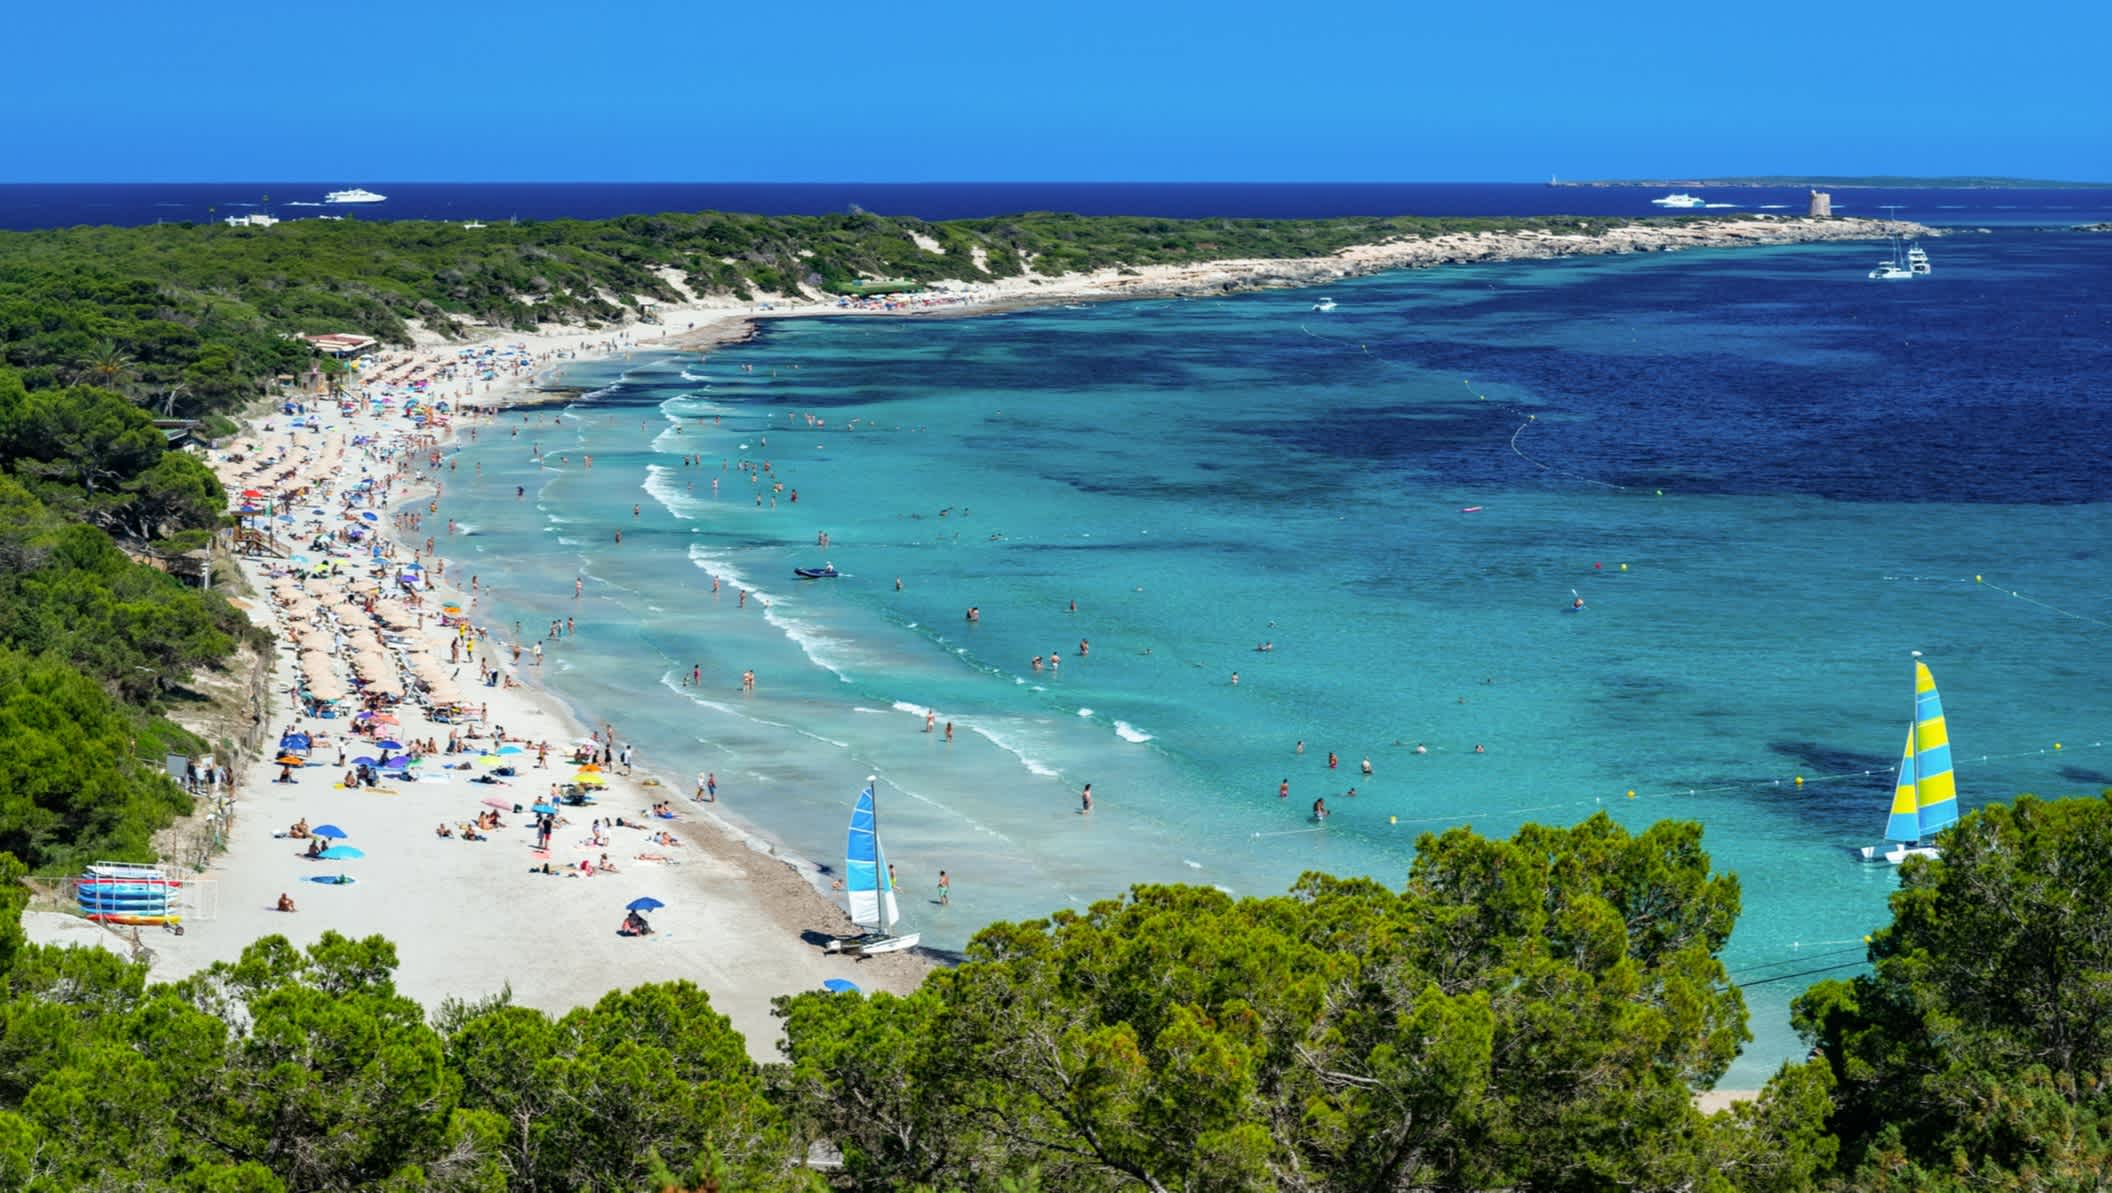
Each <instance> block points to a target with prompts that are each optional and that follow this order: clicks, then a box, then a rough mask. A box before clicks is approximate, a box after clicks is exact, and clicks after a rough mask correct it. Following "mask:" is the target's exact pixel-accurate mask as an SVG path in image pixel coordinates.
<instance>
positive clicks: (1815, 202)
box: [1806, 191, 1833, 220]
mask: <svg viewBox="0 0 2112 1193" xmlns="http://www.w3.org/2000/svg"><path fill="white" fill-rule="evenodd" d="M1806 214H1808V215H1810V217H1811V218H1812V219H1815V220H1830V219H1832V218H1833V196H1832V195H1829V194H1827V193H1826V192H1825V191H1813V192H1811V210H1810V211H1809V212H1808V213H1806Z"/></svg>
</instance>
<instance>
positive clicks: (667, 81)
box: [0, 0, 2112, 182]
mask: <svg viewBox="0 0 2112 1193" xmlns="http://www.w3.org/2000/svg"><path fill="white" fill-rule="evenodd" d="M7 24H8V26H9V34H10V38H9V40H10V41H11V43H12V46H13V51H14V52H12V53H10V54H9V55H8V58H9V69H8V71H7V72H6V73H5V75H4V77H0V181H14V182H35V181H128V180H138V181H150V180H152V181H191V180H220V179H288V180H308V179H314V180H322V181H329V180H345V179H350V180H369V181H384V180H394V181H412V180H428V179H429V180H465V181H467V180H497V179H537V180H544V179H548V180H610V181H618V180H648V179H651V180H699V181H816V180H861V181H866V180H870V181H927V180H958V179H974V180H1062V179H1081V180H1126V179H1136V180H1257V181H1258V180H1286V181H1310V180H1345V181H1348V180H1372V181H1428V180H1470V179H1471V180H1520V181H1529V180H1536V179H1542V178H1545V177H1546V176H1547V175H1549V174H1550V173H1560V174H1562V175H1563V176H1565V177H1629V176H1694V175H1705V174H1730V173H1741V174H1743V173H1753V174H1763V173H1812V174H1878V173H1898V174H1921V175H1930V174H1963V173H1974V174H2011V175H2030V176H2037V177H2053V178H2072V179H2091V180H2101V179H2106V178H2112V88H2108V87H2107V86H2106V85H2105V84H2104V83H2103V81H2102V80H2103V78H2104V77H2105V74H2106V70H2105V68H2104V65H2103V62H2102V61H2101V60H2100V57H2101V54H2102V53H2103V50H2104V47H2105V46H2106V45H2108V44H2112V6H2107V5H2102V4H2081V3H2068V4H2061V5H2055V4H2050V3H2044V2H2043V0H2024V2H2021V3H2010V4H2005V5H2000V6H1988V5H1979V6H1974V7H1972V8H1966V7H1963V6H1956V5H1949V4H1933V5H1932V4H1894V5H1882V6H1881V5H1840V4H1833V3H1812V4H1806V5H1797V4H1794V3H1783V2H1781V0H1775V2H1772V3H1767V4H1758V3H1755V4H1744V5H1735V6H1725V5H1720V4H1715V5H1712V4H1707V3H1705V2H1704V0H1685V2H1682V3H1657V2H1655V0H1643V2H1638V3H1626V4H1620V5H1611V4H1591V3H1584V2H1580V0H1568V2H1566V3H1559V4H1557V3H1541V2H1539V0H1529V2H1525V3H1504V4H1487V3H1472V2H1460V3H1450V4H1443V5H1430V4H1422V3H1395V4H1366V3H1354V2H1330V3H1325V4H1317V3H1286V2H1280V0H1279V2H1278V3H1273V4H1250V3H1242V2H1238V0H1225V2H1221V3H1215V4H1207V5H1201V4H1198V5H1185V4H1184V5H1159V4H1153V3H1151V2H1150V0H1131V2H1130V3H1121V4H1111V3H1099V2H1085V3H1070V4H1054V5H1006V4H993V3H988V2H985V3H980V4H952V3H941V4H931V3H917V4H899V3H898V4H872V3H863V4H843V3H834V2H831V0H818V2H817V0H807V2H806V3H764V4H755V3H748V4H729V3H725V2H724V0H702V2H696V0H690V2H676V3H655V4H651V5H622V4H620V3H619V4H616V5H593V4H557V3H550V2H547V0H511V2H509V3H491V2H488V0H487V2H483V3H477V4H456V3H452V2H428V3H405V2H402V0H366V2H364V3H355V4H335V5H330V6H328V7H320V8H316V9H314V10H313V11H312V12H309V11H304V10H303V9H302V7H301V6H297V5H296V6H290V7H278V6H239V5H238V6H228V5H205V6H198V5H174V4H166V3H156V4H143V3H137V2H135V0H118V2H116V3H112V4H102V5H90V4H78V3H76V4H66V5H34V6H32V5H22V6H17V7H16V9H15V11H13V12H11V13H10V16H9V19H8V22H7Z"/></svg>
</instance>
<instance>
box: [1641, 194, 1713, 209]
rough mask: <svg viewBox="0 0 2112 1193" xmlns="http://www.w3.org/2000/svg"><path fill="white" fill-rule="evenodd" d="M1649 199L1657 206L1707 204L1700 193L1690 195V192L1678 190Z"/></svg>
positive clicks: (1704, 205)
mask: <svg viewBox="0 0 2112 1193" xmlns="http://www.w3.org/2000/svg"><path fill="white" fill-rule="evenodd" d="M1650 201H1651V202H1652V203H1654V204H1656V205H1657V206H1659V207H1706V206H1708V204H1707V203H1706V202H1705V201H1704V200H1703V199H1702V197H1701V196H1700V195H1690V194H1687V193H1686V192H1685V191H1679V192H1676V193H1674V194H1670V195H1665V196H1664V197H1662V198H1657V199H1652V200H1650Z"/></svg>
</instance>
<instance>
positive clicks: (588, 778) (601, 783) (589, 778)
mask: <svg viewBox="0 0 2112 1193" xmlns="http://www.w3.org/2000/svg"><path fill="white" fill-rule="evenodd" d="M572 781H573V782H575V783H578V784H579V785H580V786H581V787H607V786H608V785H609V781H608V780H607V779H604V778H602V777H601V776H600V775H575V776H573V780H572Z"/></svg>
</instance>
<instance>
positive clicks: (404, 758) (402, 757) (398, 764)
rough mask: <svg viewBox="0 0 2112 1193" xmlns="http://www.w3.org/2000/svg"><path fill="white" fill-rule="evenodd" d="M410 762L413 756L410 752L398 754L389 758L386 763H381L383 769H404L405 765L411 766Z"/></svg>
mask: <svg viewBox="0 0 2112 1193" xmlns="http://www.w3.org/2000/svg"><path fill="white" fill-rule="evenodd" d="M410 764H411V756H410V755H409V754H398V755H397V756H396V757H394V758H391V759H389V760H388V761H387V762H384V763H382V764H381V769H383V770H402V769H403V768H404V767H407V766H409V765H410Z"/></svg>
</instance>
